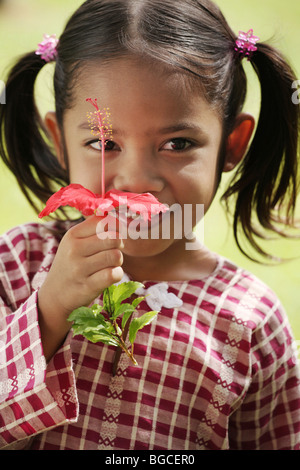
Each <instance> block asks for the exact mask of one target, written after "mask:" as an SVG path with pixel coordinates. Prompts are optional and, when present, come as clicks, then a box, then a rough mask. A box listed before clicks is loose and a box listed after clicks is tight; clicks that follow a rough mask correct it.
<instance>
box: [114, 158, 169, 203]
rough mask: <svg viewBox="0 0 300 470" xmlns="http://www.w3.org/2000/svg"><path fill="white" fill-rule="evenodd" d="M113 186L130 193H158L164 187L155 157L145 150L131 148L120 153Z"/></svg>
mask: <svg viewBox="0 0 300 470" xmlns="http://www.w3.org/2000/svg"><path fill="white" fill-rule="evenodd" d="M114 188H115V189H118V190H119V191H127V192H132V193H140V194H141V193H147V192H149V193H152V194H155V193H159V192H161V191H162V189H163V188H164V179H163V177H162V176H161V175H160V172H159V167H158V164H157V161H156V159H155V158H154V157H153V156H152V155H151V153H149V152H147V151H145V150H142V149H140V150H138V149H136V150H135V149H133V150H131V151H128V152H126V153H123V155H122V163H121V162H120V163H119V167H118V168H117V170H116V174H115V178H114Z"/></svg>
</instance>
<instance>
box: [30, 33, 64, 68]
mask: <svg viewBox="0 0 300 470" xmlns="http://www.w3.org/2000/svg"><path fill="white" fill-rule="evenodd" d="M58 41H59V40H58V39H57V37H56V34H52V36H49V34H44V36H43V41H42V42H40V43H39V44H38V48H37V50H36V51H35V53H36V55H40V56H41V58H42V59H43V60H44V61H45V62H53V61H55V60H56V57H57V50H56V47H57V44H58Z"/></svg>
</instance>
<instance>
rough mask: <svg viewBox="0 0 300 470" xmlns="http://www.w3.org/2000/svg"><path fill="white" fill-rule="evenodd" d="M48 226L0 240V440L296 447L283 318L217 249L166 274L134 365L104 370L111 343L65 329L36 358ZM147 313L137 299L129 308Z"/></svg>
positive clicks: (297, 427) (297, 406) (297, 388)
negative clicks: (210, 263)
mask: <svg viewBox="0 0 300 470" xmlns="http://www.w3.org/2000/svg"><path fill="white" fill-rule="evenodd" d="M56 228H57V227H55V223H53V222H51V223H49V224H45V225H42V224H26V225H23V226H20V227H16V228H14V229H12V230H10V231H9V232H8V233H7V234H5V235H4V236H2V237H1V239H0V447H2V448H12V449H22V448H26V449H45V450H46V449H50V450H52V449H53V450H56V449H61V450H69V449H70V450H71V449H76V450H80V449H91V450H92V449H95V450H97V449H99V450H101V449H104V450H105V449H107V450H112V449H113V450H120V449H121V450H127V449H129V450H133V449H134V450H162V449H163V450H201V449H203V450H204V449H209V450H218V449H220V450H221V449H250V450H251V449H252V450H254V449H274V450H275V449H289V450H291V449H293V450H296V449H300V381H299V368H298V364H297V351H296V348H295V342H294V340H293V336H292V333H291V328H290V325H289V322H288V319H287V316H286V314H285V312H284V310H283V308H282V306H281V304H280V302H279V301H278V299H277V297H276V296H275V295H274V293H273V292H272V291H271V290H270V289H269V288H268V287H267V286H266V285H265V284H263V283H262V282H261V281H259V280H258V279H257V278H256V277H255V276H253V275H252V274H250V273H248V272H247V271H245V270H243V269H240V268H238V267H237V266H235V265H234V264H232V263H231V262H229V261H228V260H226V259H224V258H222V257H219V260H218V265H217V267H216V269H215V271H214V272H213V273H212V274H211V275H210V276H207V277H203V278H202V279H197V280H192V281H187V282H183V281H172V282H168V285H167V289H168V293H169V294H173V296H174V297H173V298H176V299H179V300H180V302H179V303H177V306H176V307H173V308H172V307H170V306H164V305H162V306H161V308H160V312H159V314H158V316H157V317H156V319H155V320H154V321H153V322H152V323H151V324H149V325H147V326H146V327H145V328H144V329H143V330H141V331H140V332H139V333H138V335H137V339H136V343H135V357H136V359H137V361H138V366H134V365H133V364H132V363H131V361H130V359H128V358H127V356H126V355H125V354H121V356H120V358H119V362H118V364H117V367H116V370H115V373H114V374H112V364H113V363H114V357H115V353H116V348H114V347H112V346H107V345H103V344H101V343H98V344H92V343H90V342H88V341H87V340H86V339H84V338H83V337H81V336H76V337H73V336H72V332H70V333H69V334H68V336H67V337H66V339H65V342H64V344H63V345H62V347H61V348H60V349H59V350H58V351H57V353H56V354H55V355H54V356H53V357H52V359H51V360H50V361H49V363H48V364H47V363H46V361H45V358H44V356H43V348H42V344H41V338H40V330H39V324H38V309H37V292H38V289H39V287H40V286H41V285H42V283H43V281H44V279H45V277H46V276H47V273H48V271H49V269H50V267H51V264H52V261H53V258H54V256H55V253H56V250H57V247H58V244H59V240H60V236H59V235H57V233H56V231H55V229H56ZM64 229H65V230H66V229H67V227H66V226H64ZM158 284H160V283H157V282H155V281H147V282H145V289H146V290H147V289H149V288H150V287H152V288H153V286H154V287H159V286H158ZM154 290H155V289H154ZM150 291H151V289H149V291H148V292H150ZM152 291H153V289H152ZM153 300H154V301H156V300H157V299H153ZM148 310H149V307H148V305H147V304H146V303H145V301H143V302H142V303H141V304H140V306H139V311H138V312H137V315H140V314H142V313H143V312H144V311H148Z"/></svg>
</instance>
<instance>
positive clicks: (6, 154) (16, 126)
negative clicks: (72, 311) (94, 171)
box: [0, 52, 67, 212]
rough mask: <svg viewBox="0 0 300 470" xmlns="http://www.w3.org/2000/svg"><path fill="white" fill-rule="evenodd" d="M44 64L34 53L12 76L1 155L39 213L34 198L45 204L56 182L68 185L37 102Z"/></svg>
mask: <svg viewBox="0 0 300 470" xmlns="http://www.w3.org/2000/svg"><path fill="white" fill-rule="evenodd" d="M44 65H45V62H44V60H42V59H41V57H40V56H38V55H36V54H35V53H34V52H32V53H29V54H26V55H25V56H23V57H22V58H21V59H20V60H19V61H18V62H17V64H16V65H15V66H14V67H13V68H12V70H11V72H10V74H9V76H8V79H7V82H6V104H5V105H1V106H0V129H1V132H0V155H1V157H2V159H3V161H4V163H5V164H6V165H7V167H8V168H9V169H10V170H11V171H12V173H13V174H14V175H15V177H16V179H17V182H18V184H19V186H20V188H21V190H22V192H23V193H24V195H25V197H26V198H27V200H28V201H29V203H30V205H31V206H32V207H33V208H34V210H36V211H37V212H39V210H40V208H38V206H37V203H36V201H35V198H34V197H33V196H35V197H36V198H37V199H38V200H39V201H41V202H42V203H45V202H46V201H47V199H48V198H49V197H50V196H51V194H53V192H54V191H55V188H54V187H53V183H54V184H55V183H58V184H59V185H60V186H61V185H62V183H63V182H67V175H66V172H65V171H64V170H63V168H62V167H61V165H60V164H59V162H58V160H57V158H56V157H55V156H54V154H53V153H52V151H51V148H50V147H49V144H48V142H47V132H46V129H45V127H44V125H43V122H42V119H41V116H40V114H39V112H38V109H37V107H36V104H35V99H34V85H35V80H36V77H37V75H38V73H39V71H40V70H41V69H42V67H43V66H44Z"/></svg>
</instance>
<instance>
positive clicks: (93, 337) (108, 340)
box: [84, 331, 119, 346]
mask: <svg viewBox="0 0 300 470" xmlns="http://www.w3.org/2000/svg"><path fill="white" fill-rule="evenodd" d="M84 337H85V338H86V339H88V340H89V341H91V342H92V343H98V342H101V343H104V344H108V345H109V346H119V343H118V341H117V340H116V339H115V338H114V337H113V336H111V335H107V334H104V332H97V331H87V332H86V333H85V334H84Z"/></svg>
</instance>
